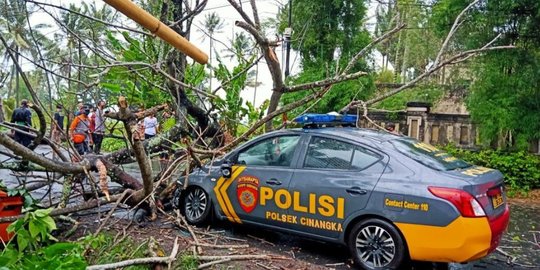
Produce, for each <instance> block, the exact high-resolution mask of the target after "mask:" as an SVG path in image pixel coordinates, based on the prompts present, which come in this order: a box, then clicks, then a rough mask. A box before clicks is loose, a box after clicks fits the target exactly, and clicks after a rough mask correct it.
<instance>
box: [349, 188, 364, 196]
mask: <svg viewBox="0 0 540 270" xmlns="http://www.w3.org/2000/svg"><path fill="white" fill-rule="evenodd" d="M346 190H347V193H349V194H351V195H366V194H367V190H365V189H361V188H359V187H352V188H348V189H346Z"/></svg>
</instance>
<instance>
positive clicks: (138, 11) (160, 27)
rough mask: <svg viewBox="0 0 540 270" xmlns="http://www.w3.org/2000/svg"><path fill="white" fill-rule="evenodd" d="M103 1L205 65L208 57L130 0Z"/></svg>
mask: <svg viewBox="0 0 540 270" xmlns="http://www.w3.org/2000/svg"><path fill="white" fill-rule="evenodd" d="M103 1H105V3H107V4H109V5H110V6H112V7H114V8H115V9H116V10H118V11H120V12H122V13H123V14H124V15H126V16H127V17H129V18H130V19H132V20H134V21H135V22H137V23H138V24H140V25H142V26H143V27H144V28H146V29H148V30H149V31H150V32H152V34H154V35H156V36H158V37H160V38H161V39H163V40H164V41H165V42H167V43H169V44H171V45H172V46H174V47H175V48H177V49H178V50H180V51H181V52H183V53H185V54H186V55H188V56H189V57H191V58H193V59H194V60H195V61H197V62H199V63H200V64H206V63H207V62H208V55H206V54H205V53H204V52H203V51H201V50H200V49H199V48H197V47H196V46H195V45H193V44H191V43H190V42H189V41H188V40H187V39H185V38H184V37H182V36H181V35H179V34H178V33H176V32H175V31H174V30H172V29H171V28H170V27H169V26H167V25H165V24H164V23H162V22H161V21H159V20H158V19H157V18H156V17H154V16H152V14H150V13H148V12H146V11H145V10H144V9H142V8H140V7H139V6H137V5H136V4H135V3H133V2H131V1H130V0H103Z"/></svg>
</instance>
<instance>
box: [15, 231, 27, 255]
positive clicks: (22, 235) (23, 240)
mask: <svg viewBox="0 0 540 270" xmlns="http://www.w3.org/2000/svg"><path fill="white" fill-rule="evenodd" d="M28 238H29V235H28V231H26V230H20V231H19V232H18V233H17V245H18V246H19V251H21V252H22V251H24V250H25V249H26V248H27V247H28V244H29V239H28Z"/></svg>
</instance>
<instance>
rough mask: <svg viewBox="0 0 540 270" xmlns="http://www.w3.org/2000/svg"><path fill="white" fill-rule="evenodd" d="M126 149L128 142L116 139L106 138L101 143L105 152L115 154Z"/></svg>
mask: <svg viewBox="0 0 540 270" xmlns="http://www.w3.org/2000/svg"><path fill="white" fill-rule="evenodd" d="M123 148H126V142H125V141H124V140H121V139H116V138H104V139H103V142H101V149H102V150H103V151H105V152H114V151H116V150H120V149H123Z"/></svg>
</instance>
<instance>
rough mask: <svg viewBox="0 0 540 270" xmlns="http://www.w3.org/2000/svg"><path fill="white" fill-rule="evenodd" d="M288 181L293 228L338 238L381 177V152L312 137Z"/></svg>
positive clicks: (344, 142)
mask: <svg viewBox="0 0 540 270" xmlns="http://www.w3.org/2000/svg"><path fill="white" fill-rule="evenodd" d="M302 152H303V153H304V154H303V155H302V156H303V158H301V159H300V160H299V163H298V168H297V169H296V170H295V172H294V175H293V178H292V180H291V182H290V184H289V190H290V192H292V193H293V194H298V195H297V196H295V201H294V207H292V208H291V209H289V215H294V216H297V220H298V222H297V224H296V225H295V226H294V228H295V229H296V230H300V231H304V232H309V233H312V234H315V235H319V236H323V237H328V238H337V237H338V235H339V234H340V233H341V232H343V231H344V228H343V227H342V225H343V222H344V221H345V219H346V218H347V217H348V216H349V215H350V214H352V213H353V212H355V211H358V210H361V209H363V208H364V207H365V206H366V204H367V202H368V200H369V197H370V195H371V192H372V191H373V189H374V187H375V185H376V184H377V181H378V179H379V177H380V176H381V174H382V172H383V170H384V166H385V162H384V158H383V155H381V154H379V153H377V152H375V151H373V150H370V149H368V148H367V147H363V146H362V145H359V144H353V143H350V142H347V141H345V140H341V139H335V138H331V137H323V136H314V135H312V136H311V138H309V143H308V144H307V146H306V147H305V150H304V151H302Z"/></svg>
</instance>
